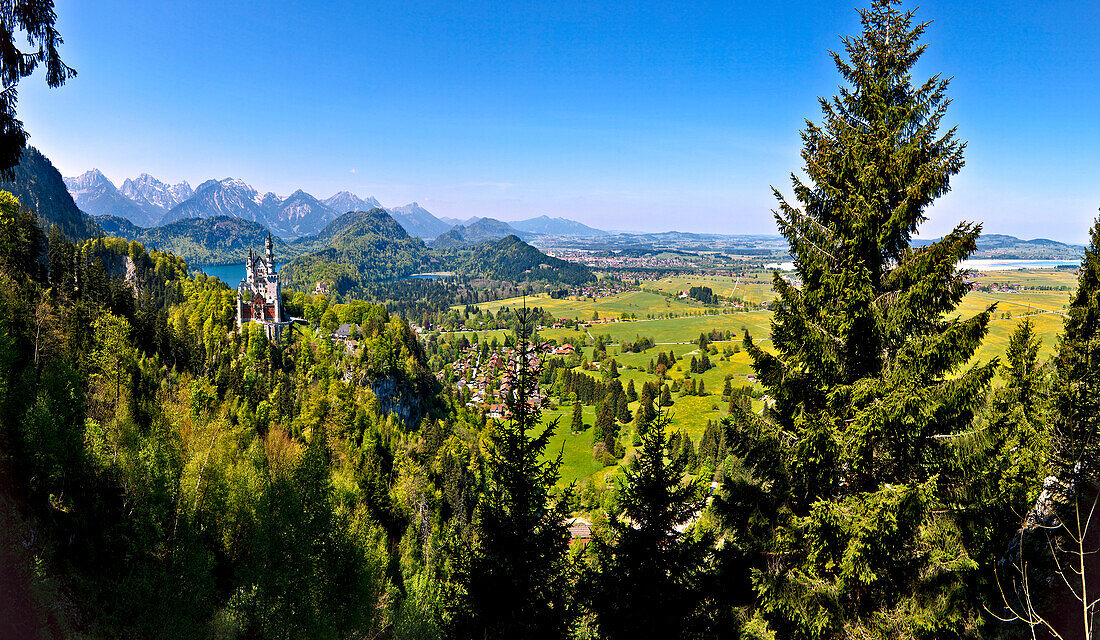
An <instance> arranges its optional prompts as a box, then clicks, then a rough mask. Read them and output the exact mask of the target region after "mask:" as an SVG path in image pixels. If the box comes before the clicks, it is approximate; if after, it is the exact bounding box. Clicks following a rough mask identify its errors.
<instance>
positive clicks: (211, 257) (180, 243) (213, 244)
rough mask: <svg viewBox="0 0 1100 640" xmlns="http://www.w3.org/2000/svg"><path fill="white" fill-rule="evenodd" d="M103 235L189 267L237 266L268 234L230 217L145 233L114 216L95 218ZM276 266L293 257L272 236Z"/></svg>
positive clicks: (261, 245) (180, 222) (197, 220)
mask: <svg viewBox="0 0 1100 640" xmlns="http://www.w3.org/2000/svg"><path fill="white" fill-rule="evenodd" d="M96 221H97V222H99V224H100V226H101V227H102V228H103V230H104V232H105V233H107V234H108V235H114V236H119V237H122V238H126V239H128V240H137V241H138V242H140V243H142V244H144V245H146V246H148V247H154V248H156V249H158V250H160V251H163V252H166V253H171V254H173V255H177V256H179V257H181V258H183V259H184V260H186V261H187V262H188V263H191V264H238V263H243V262H244V256H246V255H248V250H249V249H255V250H256V251H263V248H264V242H265V241H266V240H267V237H268V235H269V231H268V230H267V228H266V227H264V226H263V225H262V224H260V223H258V222H253V221H251V220H245V219H244V218H237V217H234V216H214V217H212V218H183V219H181V220H176V221H175V222H170V223H168V224H166V225H163V226H159V227H153V228H150V229H145V228H142V227H138V226H136V225H134V224H133V223H131V222H130V221H129V220H126V219H125V218H120V217H118V216H99V217H97V218H96ZM272 244H273V245H274V254H275V260H276V262H285V261H287V260H289V259H290V258H292V257H293V256H295V255H297V253H299V252H295V251H293V250H292V249H291V248H290V247H288V246H287V243H286V242H284V241H283V239H282V238H279V237H278V236H274V235H272Z"/></svg>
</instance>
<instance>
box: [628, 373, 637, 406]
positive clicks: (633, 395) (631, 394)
mask: <svg viewBox="0 0 1100 640" xmlns="http://www.w3.org/2000/svg"><path fill="white" fill-rule="evenodd" d="M626 397H627V399H628V400H629V401H630V402H634V401H635V400H637V399H638V391H637V389H635V388H634V379H633V378H631V380H630V382H627V383H626Z"/></svg>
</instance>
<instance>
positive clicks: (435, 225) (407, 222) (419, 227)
mask: <svg viewBox="0 0 1100 640" xmlns="http://www.w3.org/2000/svg"><path fill="white" fill-rule="evenodd" d="M390 215H392V216H393V218H394V219H395V220H397V222H398V223H399V224H400V225H401V226H402V227H404V228H405V231H407V232H408V233H409V235H410V236H415V237H417V238H420V239H421V240H431V239H433V238H435V237H437V236H439V235H440V234H443V233H446V232H448V231H450V230H451V227H452V226H453V225H449V224H447V223H446V222H443V221H442V220H440V219H439V218H437V217H435V216H433V215H432V214H431V213H430V212H429V211H428V210H427V209H424V208H423V207H421V206H420V205H419V204H417V203H415V202H413V203H411V204H407V205H405V206H403V207H394V208H392V209H390Z"/></svg>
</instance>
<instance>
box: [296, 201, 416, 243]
mask: <svg viewBox="0 0 1100 640" xmlns="http://www.w3.org/2000/svg"><path fill="white" fill-rule="evenodd" d="M353 228H354V229H355V230H356V231H355V233H360V234H372V235H376V236H378V237H380V238H386V239H389V240H407V239H408V238H409V237H410V236H409V234H408V232H406V231H405V229H404V227H402V226H401V225H400V224H399V223H398V222H397V220H394V218H393V216H391V215H390V214H389V212H388V211H386V210H385V209H383V208H382V207H374V208H372V209H370V210H369V211H349V212H347V213H344V214H341V215H340V216H338V217H337V218H336V219H335V220H333V221H332V222H330V223H328V224H327V225H325V227H324V228H323V229H321V230H320V231H319V232H317V233H316V234H314V235H312V236H307V237H305V238H299V239H297V240H295V241H294V243H293V244H294V246H296V247H301V248H302V249H303V250H305V251H315V250H317V249H322V248H324V247H327V246H328V245H329V244H331V243H332V242H333V241H334V240H335V239H336V238H338V237H339V236H341V235H343V234H344V233H345V232H348V231H350V230H352V229H353Z"/></svg>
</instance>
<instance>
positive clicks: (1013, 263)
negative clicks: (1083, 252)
mask: <svg viewBox="0 0 1100 640" xmlns="http://www.w3.org/2000/svg"><path fill="white" fill-rule="evenodd" d="M1080 264H1081V260H1079V259H1078V260H998V259H996V258H993V259H986V258H979V259H975V260H963V261H962V268H963V269H973V270H975V271H1015V270H1016V269H1054V268H1057V267H1065V266H1069V267H1075V268H1076V267H1078V266H1080Z"/></svg>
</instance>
